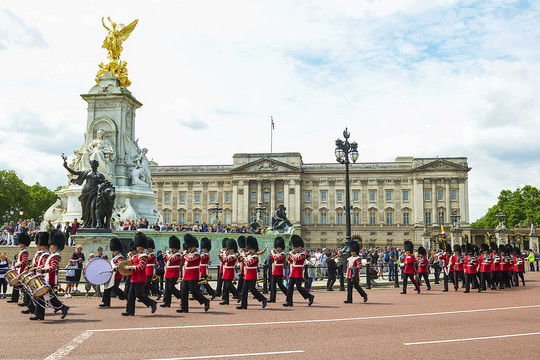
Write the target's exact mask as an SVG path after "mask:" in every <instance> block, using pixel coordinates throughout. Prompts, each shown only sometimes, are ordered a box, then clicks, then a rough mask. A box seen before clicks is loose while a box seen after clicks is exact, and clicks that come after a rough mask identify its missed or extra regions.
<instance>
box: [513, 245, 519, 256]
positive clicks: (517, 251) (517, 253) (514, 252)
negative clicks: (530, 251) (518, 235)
mask: <svg viewBox="0 0 540 360" xmlns="http://www.w3.org/2000/svg"><path fill="white" fill-rule="evenodd" d="M512 253H513V254H514V255H516V256H518V255H520V254H521V250H519V248H518V247H517V246H516V247H515V248H513V249H512Z"/></svg>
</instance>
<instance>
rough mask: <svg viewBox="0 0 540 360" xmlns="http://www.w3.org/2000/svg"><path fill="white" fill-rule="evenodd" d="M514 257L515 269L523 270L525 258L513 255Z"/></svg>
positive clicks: (517, 270)
mask: <svg viewBox="0 0 540 360" xmlns="http://www.w3.org/2000/svg"><path fill="white" fill-rule="evenodd" d="M512 259H513V262H514V271H516V272H522V271H524V268H523V266H524V264H523V258H522V257H521V255H520V256H516V255H512Z"/></svg>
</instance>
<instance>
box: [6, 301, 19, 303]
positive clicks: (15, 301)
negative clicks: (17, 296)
mask: <svg viewBox="0 0 540 360" xmlns="http://www.w3.org/2000/svg"><path fill="white" fill-rule="evenodd" d="M6 302H8V303H16V302H18V301H17V300H8V301H6Z"/></svg>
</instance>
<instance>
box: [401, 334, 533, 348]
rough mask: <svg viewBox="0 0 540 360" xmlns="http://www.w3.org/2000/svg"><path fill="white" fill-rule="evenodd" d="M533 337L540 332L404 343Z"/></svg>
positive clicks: (422, 343) (418, 343) (407, 344)
mask: <svg viewBox="0 0 540 360" xmlns="http://www.w3.org/2000/svg"><path fill="white" fill-rule="evenodd" d="M532 335H540V332H535V333H527V334H511V335H496V336H485V337H476V338H466V339H451V340H434V341H421V342H414V343H403V345H406V346H409V345H425V344H440V343H449V342H460V341H474V340H489V339H500V338H508V337H517V336H532Z"/></svg>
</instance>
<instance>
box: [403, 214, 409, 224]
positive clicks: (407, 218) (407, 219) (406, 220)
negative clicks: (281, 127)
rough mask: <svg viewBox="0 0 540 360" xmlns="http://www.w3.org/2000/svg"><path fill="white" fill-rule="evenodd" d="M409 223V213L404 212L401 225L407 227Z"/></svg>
mask: <svg viewBox="0 0 540 360" xmlns="http://www.w3.org/2000/svg"><path fill="white" fill-rule="evenodd" d="M409 223H410V221H409V213H408V212H404V213H403V225H409Z"/></svg>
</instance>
